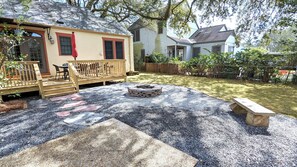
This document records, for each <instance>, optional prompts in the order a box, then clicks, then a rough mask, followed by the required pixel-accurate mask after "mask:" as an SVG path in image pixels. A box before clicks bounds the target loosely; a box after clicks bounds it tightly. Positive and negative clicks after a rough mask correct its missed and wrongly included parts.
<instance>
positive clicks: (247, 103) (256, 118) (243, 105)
mask: <svg viewBox="0 0 297 167" xmlns="http://www.w3.org/2000/svg"><path fill="white" fill-rule="evenodd" d="M233 102H234V103H232V104H231V105H230V108H231V109H232V111H234V112H235V113H236V114H247V115H246V123H247V124H249V125H253V126H264V127H268V126H269V117H270V116H273V115H275V112H273V111H271V110H269V109H267V108H265V107H263V106H261V105H259V104H257V103H255V102H253V101H251V100H249V99H247V98H234V99H233Z"/></svg>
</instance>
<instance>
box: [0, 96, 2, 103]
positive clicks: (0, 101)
mask: <svg viewBox="0 0 297 167" xmlns="http://www.w3.org/2000/svg"><path fill="white" fill-rule="evenodd" d="M1 103H3V98H2V95H0V104H1Z"/></svg>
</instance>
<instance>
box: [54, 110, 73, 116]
mask: <svg viewBox="0 0 297 167" xmlns="http://www.w3.org/2000/svg"><path fill="white" fill-rule="evenodd" d="M56 115H58V116H59V117H67V116H68V115H70V112H69V111H61V112H57V113H56Z"/></svg>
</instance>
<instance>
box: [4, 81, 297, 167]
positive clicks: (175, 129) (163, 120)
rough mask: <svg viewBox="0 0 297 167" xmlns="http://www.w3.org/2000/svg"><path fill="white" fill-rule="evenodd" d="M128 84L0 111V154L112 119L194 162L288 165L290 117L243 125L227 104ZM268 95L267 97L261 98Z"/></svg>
mask: <svg viewBox="0 0 297 167" xmlns="http://www.w3.org/2000/svg"><path fill="white" fill-rule="evenodd" d="M128 86H133V84H130V83H123V84H115V85H109V86H101V87H94V88H88V89H84V90H81V91H80V93H78V94H74V95H69V96H64V97H58V98H52V99H49V100H31V101H30V102H29V103H30V105H29V109H27V110H25V111H13V112H10V113H6V114H1V116H0V125H1V127H0V141H1V142H0V157H3V156H6V155H9V154H12V153H15V152H18V151H20V150H23V149H25V148H28V147H32V146H35V145H38V144H42V143H44V142H46V141H49V140H52V139H55V138H58V137H60V136H63V135H67V134H69V133H72V132H75V131H78V130H80V129H83V128H86V127H87V126H90V125H92V124H94V123H96V122H102V121H104V120H107V119H109V118H116V119H118V120H120V121H121V122H124V123H126V124H128V125H130V126H132V127H134V128H136V129H138V130H140V131H142V132H144V133H146V134H148V135H150V136H152V137H154V138H156V139H159V140H161V141H163V142H164V143H167V144H169V145H171V146H173V147H175V148H177V149H179V150H181V151H183V152H185V153H187V154H189V155H191V156H193V157H195V158H197V159H198V161H199V162H198V165H197V166H201V165H202V166H203V165H205V166H261V167H264V166H296V165H297V131H296V129H297V120H296V119H294V118H290V117H287V116H284V115H277V116H274V117H272V118H271V119H270V127H269V128H268V129H266V128H259V127H252V126H248V125H246V124H245V119H244V117H241V116H237V115H234V114H233V113H232V112H231V111H230V109H229V107H228V105H229V103H228V102H225V101H223V100H219V99H216V98H212V97H209V96H207V95H205V94H203V93H201V92H197V91H194V90H192V89H189V88H185V87H178V86H171V85H162V87H163V92H164V93H163V94H162V95H161V96H158V97H155V98H136V97H130V96H128V95H127V94H126V92H127V87H128ZM267 98H269V97H267Z"/></svg>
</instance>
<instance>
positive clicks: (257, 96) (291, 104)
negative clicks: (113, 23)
mask: <svg viewBox="0 0 297 167" xmlns="http://www.w3.org/2000/svg"><path fill="white" fill-rule="evenodd" d="M128 81H129V82H138V83H156V84H170V85H178V86H185V87H189V88H192V89H195V90H198V91H201V92H203V93H205V94H208V95H210V96H213V97H217V98H220V99H223V100H227V101H231V100H232V98H235V97H244V98H249V99H251V100H253V101H255V102H257V103H259V104H261V105H263V106H264V107H266V108H269V109H271V110H272V111H274V112H277V113H282V114H286V115H291V116H294V117H296V118H297V86H296V85H283V84H267V83H257V82H249V81H241V80H228V79H217V78H206V77H194V76H182V75H165V74H152V73H141V74H140V75H137V76H130V77H128Z"/></svg>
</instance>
